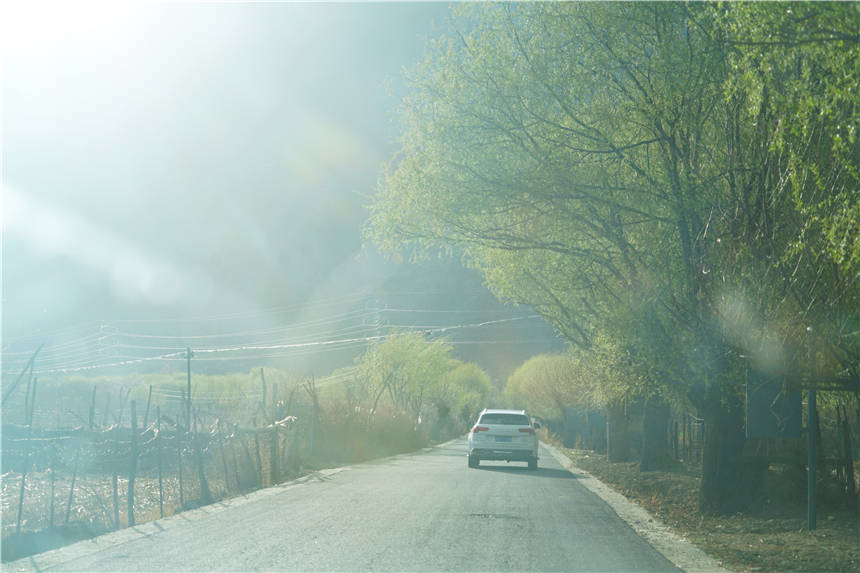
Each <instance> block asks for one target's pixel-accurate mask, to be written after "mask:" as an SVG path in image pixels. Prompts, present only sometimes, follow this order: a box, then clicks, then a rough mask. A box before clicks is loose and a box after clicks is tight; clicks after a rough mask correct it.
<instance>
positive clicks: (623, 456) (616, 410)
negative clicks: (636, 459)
mask: <svg viewBox="0 0 860 573" xmlns="http://www.w3.org/2000/svg"><path fill="white" fill-rule="evenodd" d="M606 451H607V455H608V457H609V461H610V462H626V461H627V460H628V459H629V458H630V434H629V432H628V429H627V414H626V412H625V411H624V404H623V403H621V402H616V403H614V404H610V405H609V406H608V407H607V408H606Z"/></svg>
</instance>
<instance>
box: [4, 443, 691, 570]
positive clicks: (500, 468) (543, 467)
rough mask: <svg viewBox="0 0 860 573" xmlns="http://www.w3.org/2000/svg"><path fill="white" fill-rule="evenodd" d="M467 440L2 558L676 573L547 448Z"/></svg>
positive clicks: (47, 565)
mask: <svg viewBox="0 0 860 573" xmlns="http://www.w3.org/2000/svg"><path fill="white" fill-rule="evenodd" d="M465 448H466V444H465V440H457V441H454V442H451V443H448V444H445V445H443V446H439V447H436V448H430V449H428V450H425V451H422V452H419V453H416V454H408V455H403V456H398V457H395V458H389V459H385V460H380V461H377V462H371V463H366V464H360V465H356V466H349V467H346V468H339V469H337V470H329V471H327V472H321V473H320V474H316V475H314V476H310V477H308V478H305V479H304V480H299V481H298V482H292V483H290V484H286V485H282V486H278V487H275V488H270V489H268V490H264V491H260V492H255V493H253V494H251V495H249V496H246V497H244V498H236V499H233V500H229V501H227V502H225V503H221V504H215V505H213V506H209V507H206V508H202V509H198V510H194V511H189V512H185V513H183V514H179V515H176V516H172V517H169V518H166V519H162V520H159V521H156V522H152V523H149V524H144V525H142V526H139V527H136V528H130V529H127V530H123V531H119V532H116V533H113V534H110V535H106V536H102V537H100V538H97V539H95V540H90V541H83V542H80V543H77V544H75V545H72V546H69V547H66V548H62V549H59V550H56V551H51V552H47V553H44V554H41V555H36V556H34V557H31V558H27V559H23V560H20V561H17V562H14V563H7V564H5V565H4V570H6V571H13V570H18V569H31V570H42V571H55V570H56V571H67V570H70V571H251V570H265V571H312V570H325V571H478V570H487V571H678V569H677V568H675V566H674V565H672V564H671V563H670V562H669V561H667V560H666V559H665V558H664V557H663V556H662V555H661V554H660V553H658V552H657V551H656V550H654V549H653V548H652V547H651V545H649V544H648V543H647V542H645V541H644V540H643V539H642V538H641V537H639V536H637V535H636V534H635V533H634V531H633V530H632V529H631V528H630V527H629V526H628V525H627V524H626V523H625V522H624V521H623V520H621V519H620V518H619V517H618V516H617V515H616V513H615V511H613V510H612V509H611V508H610V507H609V506H608V505H607V504H606V503H605V502H603V501H602V500H601V499H600V498H599V497H597V496H595V495H594V494H592V493H591V492H590V491H589V490H588V489H586V488H585V487H583V486H582V485H581V484H580V483H579V480H578V479H577V476H576V475H575V474H572V473H571V472H569V471H567V470H565V469H563V468H562V467H561V466H560V465H559V464H558V463H557V462H556V460H555V459H554V458H553V457H552V456H551V455H549V454H548V453H547V452H546V451H543V452H542V455H541V460H540V467H539V469H538V470H537V471H529V470H528V469H527V468H526V464H524V463H511V464H506V463H505V462H482V463H481V467H480V468H478V469H468V468H467V467H466V457H465Z"/></svg>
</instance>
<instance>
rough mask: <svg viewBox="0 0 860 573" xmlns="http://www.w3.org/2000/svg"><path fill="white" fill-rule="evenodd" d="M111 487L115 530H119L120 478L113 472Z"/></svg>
mask: <svg viewBox="0 0 860 573" xmlns="http://www.w3.org/2000/svg"><path fill="white" fill-rule="evenodd" d="M111 485H112V486H113V528H114V529H119V478H118V477H117V473H116V472H113V478H112V479H111Z"/></svg>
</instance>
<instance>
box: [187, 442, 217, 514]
mask: <svg viewBox="0 0 860 573" xmlns="http://www.w3.org/2000/svg"><path fill="white" fill-rule="evenodd" d="M201 439H202V437H201V435H200V434H199V433H198V434H194V435H193V436H191V440H192V442H193V445H194V457H195V461H196V462H197V477H198V479H199V480H200V497H201V498H202V500H203V504H204V505H209V504H210V503H212V491H211V490H210V489H209V481H208V480H207V479H206V473H205V471H204V470H205V468H204V467H203V446H201V445H200V440H201Z"/></svg>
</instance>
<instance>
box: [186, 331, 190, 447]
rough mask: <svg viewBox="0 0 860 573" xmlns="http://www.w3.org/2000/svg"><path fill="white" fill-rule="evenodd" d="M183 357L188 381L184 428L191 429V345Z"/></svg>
mask: <svg viewBox="0 0 860 573" xmlns="http://www.w3.org/2000/svg"><path fill="white" fill-rule="evenodd" d="M185 358H186V360H187V371H188V383H187V385H186V388H187V391H186V396H185V399H186V401H185V422H186V424H185V430H186V431H189V432H190V431H191V347H190V346H189V347H187V348H186V349H185Z"/></svg>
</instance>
